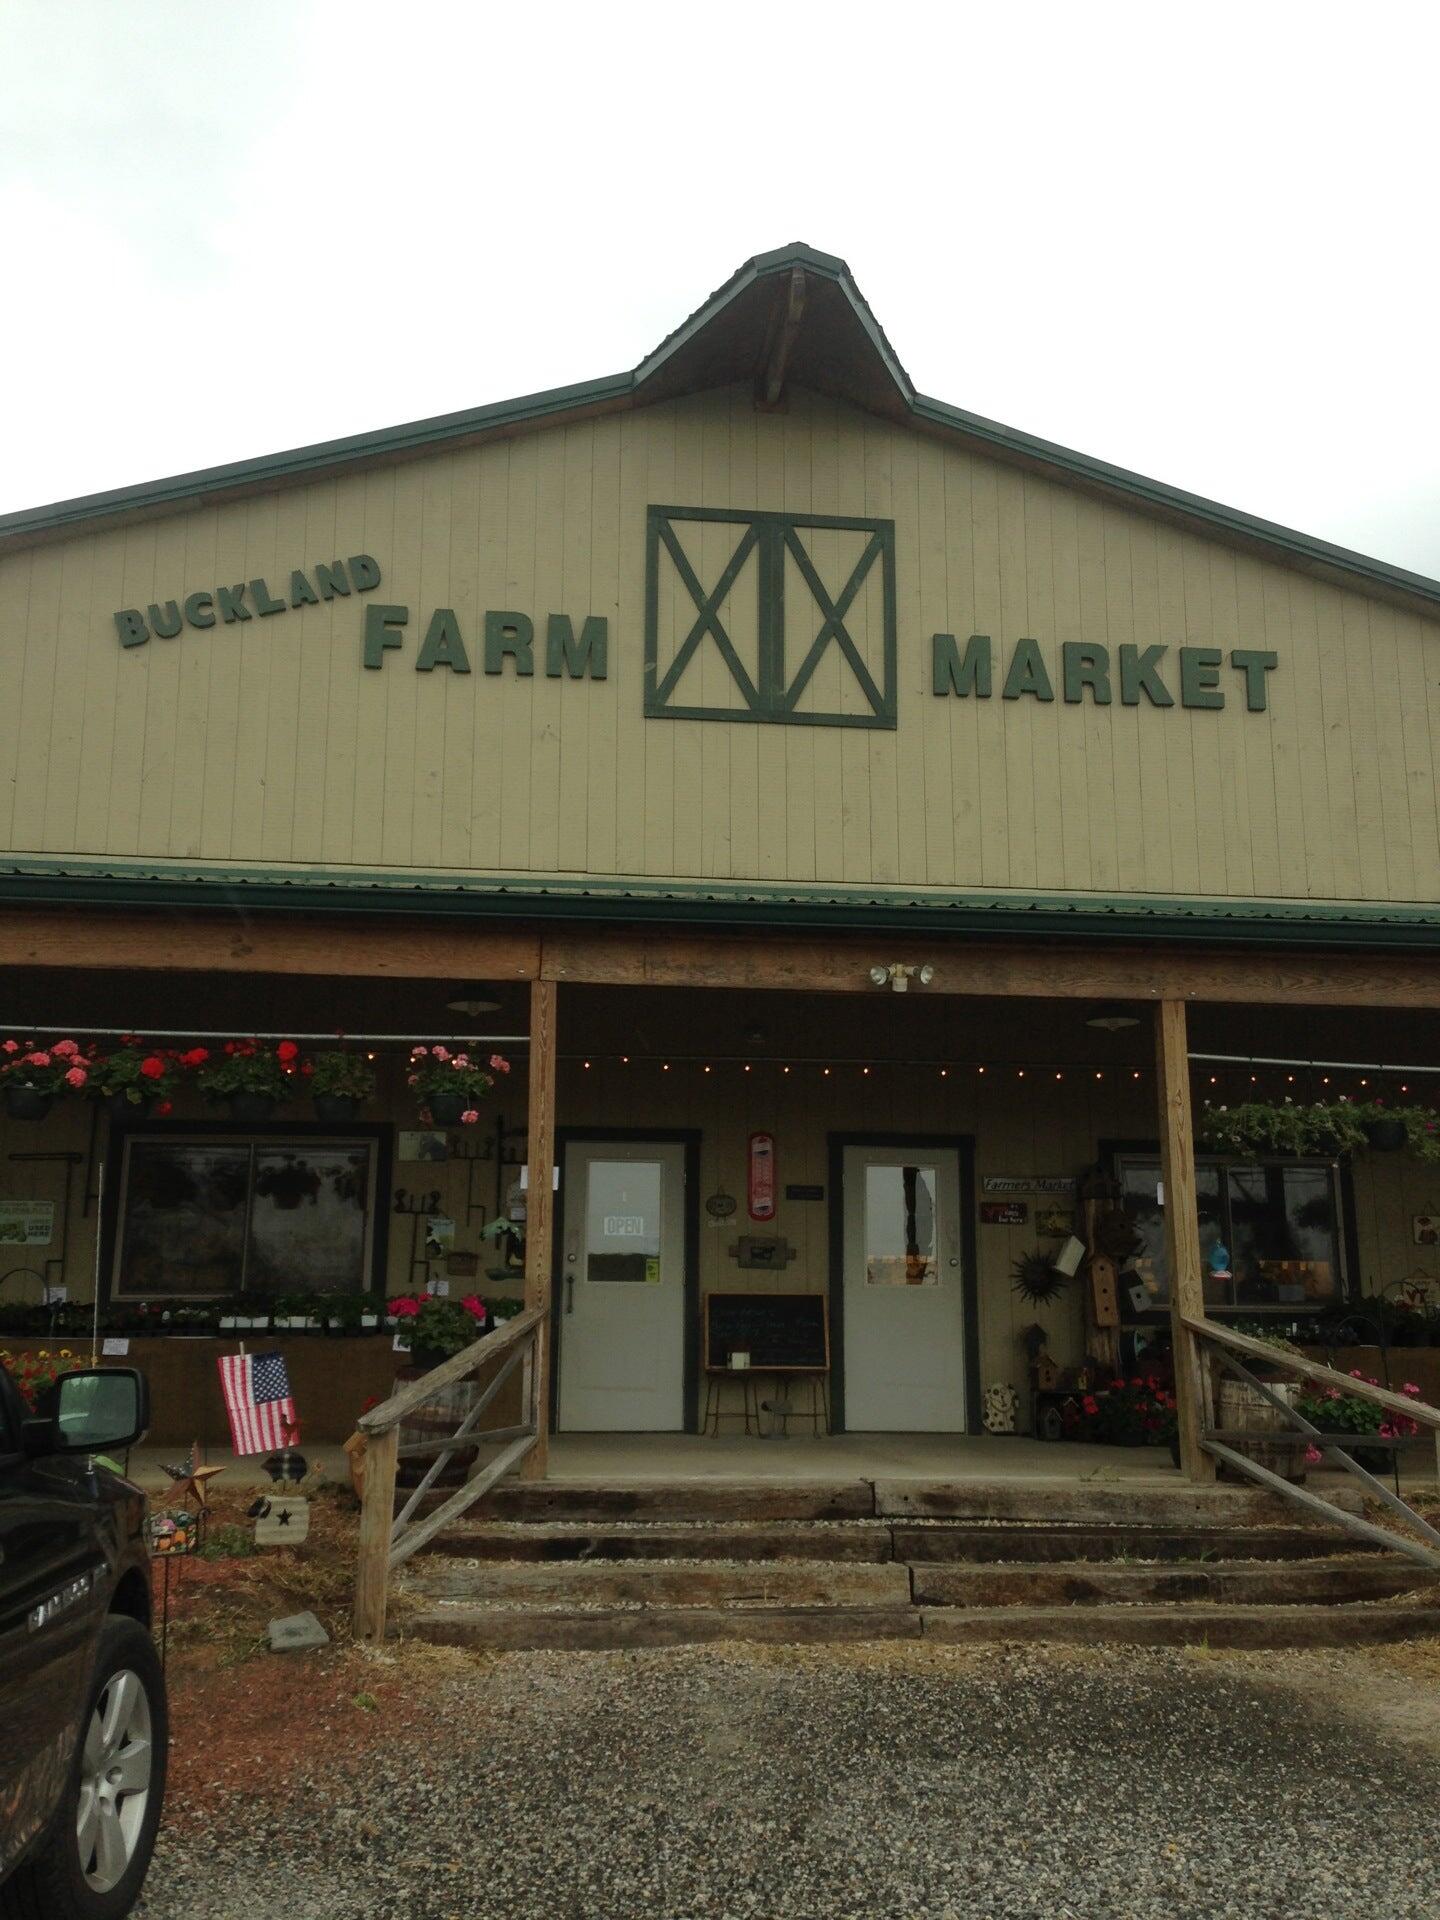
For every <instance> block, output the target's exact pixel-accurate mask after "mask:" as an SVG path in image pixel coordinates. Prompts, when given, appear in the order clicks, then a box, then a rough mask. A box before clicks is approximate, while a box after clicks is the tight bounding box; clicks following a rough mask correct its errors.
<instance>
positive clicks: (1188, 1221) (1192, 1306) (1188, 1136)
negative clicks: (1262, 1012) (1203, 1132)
mask: <svg viewBox="0 0 1440 1920" xmlns="http://www.w3.org/2000/svg"><path fill="white" fill-rule="evenodd" d="M1155 1077H1156V1082H1157V1087H1158V1091H1159V1096H1160V1177H1161V1179H1162V1180H1163V1181H1164V1183H1165V1251H1166V1256H1167V1258H1168V1260H1169V1264H1170V1326H1171V1338H1172V1344H1173V1347H1174V1352H1175V1406H1176V1418H1177V1422H1178V1425H1179V1432H1180V1471H1181V1472H1182V1473H1183V1474H1184V1475H1185V1476H1186V1478H1187V1479H1189V1480H1199V1481H1204V1480H1213V1479H1214V1478H1215V1460H1214V1457H1213V1455H1211V1454H1208V1453H1206V1452H1205V1450H1204V1448H1203V1447H1202V1446H1201V1444H1200V1435H1201V1431H1202V1429H1203V1428H1204V1427H1205V1425H1206V1424H1207V1419H1206V1411H1207V1410H1206V1401H1207V1394H1206V1388H1205V1374H1204V1372H1203V1370H1202V1369H1203V1361H1202V1356H1201V1352H1200V1346H1199V1342H1198V1341H1197V1340H1196V1339H1195V1337H1194V1335H1193V1334H1192V1333H1191V1332H1190V1331H1189V1329H1188V1328H1186V1327H1185V1326H1183V1325H1182V1324H1181V1319H1182V1316H1183V1315H1186V1314H1188V1315H1189V1317H1190V1318H1191V1319H1192V1320H1203V1319H1204V1317H1205V1288H1204V1284H1203V1281H1202V1279H1201V1274H1200V1217H1199V1212H1198V1209H1197V1206H1196V1199H1195V1136H1194V1130H1193V1128H1192V1126H1191V1124H1190V1055H1189V1046H1188V1043H1187V1041H1186V1037H1185V1002H1184V1001H1183V1000H1162V1001H1161V1002H1160V1004H1159V1005H1158V1006H1157V1007H1156V1009H1155Z"/></svg>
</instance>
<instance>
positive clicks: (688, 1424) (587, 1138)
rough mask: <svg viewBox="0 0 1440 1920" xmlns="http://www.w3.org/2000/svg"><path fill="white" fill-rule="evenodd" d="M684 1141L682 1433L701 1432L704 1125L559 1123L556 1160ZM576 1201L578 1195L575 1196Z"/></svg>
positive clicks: (554, 1280)
mask: <svg viewBox="0 0 1440 1920" xmlns="http://www.w3.org/2000/svg"><path fill="white" fill-rule="evenodd" d="M651 1142H653V1143H654V1144H655V1145H656V1146H657V1147H674V1146H680V1147H683V1148H684V1149H685V1213H684V1221H683V1235H684V1246H685V1305H684V1316H685V1319H684V1330H683V1334H682V1339H683V1343H684V1351H683V1355H682V1366H683V1374H682V1389H681V1391H682V1393H683V1395H684V1426H683V1427H682V1428H681V1431H682V1432H683V1433H698V1432H699V1431H700V1129H699V1128H698V1127H579V1126H576V1127H557V1128H556V1129H555V1164H556V1165H557V1166H558V1167H561V1168H563V1167H564V1165H565V1154H566V1150H567V1149H568V1148H570V1147H605V1146H627V1147H634V1146H647V1145H649V1144H650V1143H651ZM565 1202H566V1193H565V1180H564V1175H563V1173H562V1175H561V1180H560V1191H559V1192H558V1193H557V1194H556V1196H555V1225H554V1231H553V1235H552V1242H551V1274H550V1431H551V1432H552V1433H563V1432H564V1431H565V1429H564V1428H563V1427H562V1426H561V1425H560V1424H559V1419H560V1369H561V1368H562V1367H563V1366H564V1364H565V1351H564V1341H565V1336H564V1310H565V1278H564V1263H565V1241H566V1230H565ZM571 1204H572V1205H573V1204H574V1196H573V1195H572V1196H571Z"/></svg>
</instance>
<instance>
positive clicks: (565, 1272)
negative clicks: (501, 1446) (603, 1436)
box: [558, 1140, 685, 1433]
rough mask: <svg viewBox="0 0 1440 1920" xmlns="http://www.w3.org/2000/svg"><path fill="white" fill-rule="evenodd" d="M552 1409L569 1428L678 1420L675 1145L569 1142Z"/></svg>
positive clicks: (679, 1183)
mask: <svg viewBox="0 0 1440 1920" xmlns="http://www.w3.org/2000/svg"><path fill="white" fill-rule="evenodd" d="M560 1177H561V1180H562V1182H563V1189H564V1203H565V1228H564V1237H563V1242H562V1247H561V1256H560V1339H559V1344H558V1358H559V1367H560V1409H559V1413H560V1417H559V1425H560V1427H561V1429H562V1431H565V1432H569V1433H675V1432H679V1431H680V1430H681V1429H682V1428H683V1427H684V1425H685V1149H684V1147H683V1146H681V1145H678V1144H671V1143H662V1142H658V1141H656V1142H647V1141H630V1140H625V1141H604V1142H599V1141H572V1142H571V1143H570V1144H569V1145H568V1146H567V1147H566V1149H565V1161H564V1166H563V1169H562V1171H561V1176H560Z"/></svg>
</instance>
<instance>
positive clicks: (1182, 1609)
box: [404, 1602, 1440, 1652]
mask: <svg viewBox="0 0 1440 1920" xmlns="http://www.w3.org/2000/svg"><path fill="white" fill-rule="evenodd" d="M404 1631H405V1632H406V1633H407V1634H409V1635H411V1636H412V1637H413V1638H416V1639H420V1640H425V1641H429V1642H432V1643H435V1644H438V1645H443V1646H463V1647H475V1648H486V1649H489V1650H491V1651H495V1652H502V1651H508V1652H522V1651H528V1650H532V1649H537V1648H546V1647H553V1648H594V1649H605V1648H627V1647H673V1646H689V1645H694V1644H696V1643H698V1642H702V1641H712V1640H738V1641H751V1642H753V1641H766V1642H771V1643H774V1644H780V1645H794V1646H800V1645H816V1644H823V1643H827V1642H835V1641H844V1640H915V1639H920V1638H922V1637H923V1638H925V1639H927V1640H933V1641H935V1642H937V1643H938V1642H945V1643H949V1644H966V1643H982V1642H1004V1641H1010V1642H1015V1641H1067V1642H1071V1643H1078V1644H1081V1645H1088V1646H1103V1645H1131V1646H1207V1647H1333V1646H1354V1645H1358V1644H1362V1643H1365V1642H1372V1643H1373V1642H1376V1641H1383V1640H1405V1639H1414V1638H1421V1637H1426V1636H1429V1635H1432V1634H1435V1633H1437V1632H1440V1606H1435V1605H1429V1604H1426V1605H1415V1604H1413V1603H1405V1602H1380V1603H1377V1604H1374V1605H1359V1606H1356V1605H1343V1606H1203V1605H1200V1606H1179V1605H1174V1604H1168V1605H1156V1606H1092V1607H1068V1606H1067V1607H974V1608H970V1607H941V1608H929V1607H925V1608H922V1607H758V1606H757V1607H748V1608H728V1607H634V1608H604V1607H588V1608H559V1607H553V1608H523V1607H493V1608H487V1607H463V1606H454V1607H443V1608H435V1609H431V1610H427V1611H424V1612H421V1613H418V1614H415V1615H413V1616H411V1618H410V1619H409V1620H407V1622H406V1623H405V1628H404Z"/></svg>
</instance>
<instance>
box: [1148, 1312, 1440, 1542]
mask: <svg viewBox="0 0 1440 1920" xmlns="http://www.w3.org/2000/svg"><path fill="white" fill-rule="evenodd" d="M1181 1325H1182V1326H1183V1327H1184V1329H1185V1331H1186V1332H1187V1333H1188V1334H1189V1335H1190V1337H1191V1338H1192V1339H1193V1340H1194V1341H1195V1342H1196V1343H1197V1345H1198V1346H1199V1348H1200V1351H1201V1354H1202V1356H1203V1358H1204V1359H1206V1360H1209V1361H1211V1363H1212V1364H1218V1365H1219V1366H1220V1367H1221V1368H1223V1369H1224V1371H1225V1372H1227V1373H1232V1374H1234V1375H1235V1376H1236V1378H1237V1379H1240V1380H1243V1381H1244V1382H1245V1383H1246V1385H1247V1386H1250V1387H1253V1388H1254V1389H1255V1391H1256V1392H1257V1393H1258V1394H1260V1395H1261V1396H1262V1397H1263V1398H1264V1399H1265V1400H1267V1401H1268V1402H1269V1403H1270V1405H1271V1406H1272V1407H1275V1408H1277V1409H1278V1410H1279V1412H1280V1413H1282V1414H1283V1415H1284V1417H1285V1419H1286V1420H1287V1421H1288V1422H1289V1424H1290V1425H1291V1426H1292V1427H1293V1428H1295V1429H1296V1431H1298V1432H1299V1433H1301V1434H1303V1435H1304V1436H1305V1438H1306V1440H1307V1441H1308V1442H1309V1444H1310V1445H1311V1446H1313V1447H1316V1448H1318V1449H1319V1451H1320V1452H1321V1453H1323V1454H1324V1455H1325V1457H1326V1459H1327V1460H1333V1461H1335V1462H1337V1463H1338V1464H1339V1465H1340V1466H1342V1467H1343V1468H1344V1469H1345V1471H1346V1472H1347V1473H1350V1474H1353V1475H1354V1476H1355V1478H1356V1479H1357V1480H1359V1481H1360V1482H1361V1483H1362V1485H1363V1486H1364V1487H1365V1489H1366V1491H1367V1492H1368V1493H1369V1495H1370V1497H1371V1499H1373V1500H1378V1501H1379V1502H1380V1503H1381V1505H1382V1506H1386V1507H1388V1508H1389V1509H1390V1511H1391V1512H1392V1513H1394V1514H1396V1515H1398V1517H1399V1518H1400V1520H1401V1521H1402V1522H1403V1523H1404V1525H1405V1526H1407V1527H1409V1528H1410V1529H1412V1531H1413V1532H1415V1533H1418V1534H1419V1535H1420V1536H1421V1539H1420V1540H1413V1539H1410V1538H1407V1537H1406V1536H1405V1535H1404V1534H1400V1533H1395V1532H1392V1531H1391V1529H1390V1528H1388V1527H1380V1526H1376V1525H1375V1524H1374V1522H1373V1521H1370V1520H1364V1519H1362V1518H1361V1517H1360V1515H1359V1514H1354V1513H1346V1512H1344V1511H1343V1509H1341V1508H1339V1507H1337V1506H1334V1505H1332V1503H1331V1502H1330V1501H1328V1500H1326V1499H1324V1498H1323V1497H1322V1496H1321V1495H1320V1494H1317V1493H1311V1492H1309V1491H1308V1490H1307V1489H1306V1488H1304V1487H1299V1486H1296V1485H1295V1484H1294V1482H1293V1481H1290V1480H1287V1479H1285V1477H1284V1476H1283V1475H1282V1474H1278V1473H1272V1472H1271V1471H1270V1469H1269V1468H1268V1467H1262V1466H1260V1465H1258V1464H1257V1463H1256V1462H1255V1461H1254V1460H1251V1459H1250V1458H1249V1457H1248V1455H1246V1454H1244V1453H1241V1452H1238V1451H1237V1450H1236V1448H1235V1447H1234V1446H1232V1445H1229V1444H1227V1443H1228V1442H1231V1441H1237V1440H1238V1441H1245V1440H1270V1441H1273V1440H1274V1438H1275V1432H1276V1430H1274V1429H1271V1430H1267V1431H1266V1432H1264V1433H1259V1432H1257V1433H1248V1432H1247V1433H1239V1432H1234V1431H1227V1430H1226V1429H1225V1428H1222V1427H1217V1426H1216V1425H1215V1424H1214V1415H1213V1408H1212V1407H1211V1406H1210V1405H1209V1404H1208V1403H1209V1401H1210V1399H1211V1395H1210V1393H1209V1391H1208V1386H1207V1390H1206V1393H1205V1396H1204V1397H1205V1400H1206V1402H1207V1406H1206V1422H1205V1425H1204V1428H1203V1429H1202V1433H1201V1445H1202V1446H1203V1447H1204V1448H1205V1450H1206V1452H1207V1453H1210V1454H1212V1455H1213V1456H1214V1457H1215V1458H1216V1459H1217V1460H1223V1461H1224V1462H1225V1464H1226V1466H1228V1467H1233V1468H1234V1469H1235V1470H1236V1471H1237V1472H1238V1473H1243V1474H1245V1475H1246V1476H1247V1477H1248V1478H1250V1479H1251V1480H1255V1481H1258V1482H1259V1484H1260V1485H1261V1486H1264V1487H1268V1488H1269V1489H1270V1490H1271V1491H1272V1492H1274V1493H1281V1494H1284V1496H1285V1497H1286V1499H1287V1500H1293V1501H1294V1502H1295V1503H1296V1504H1297V1505H1298V1506H1302V1507H1305V1508H1307V1509H1308V1510H1309V1511H1311V1512H1318V1513H1321V1514H1323V1515H1324V1516H1325V1518H1326V1519H1327V1520H1330V1521H1332V1522H1334V1523H1335V1524H1336V1525H1337V1526H1341V1527H1344V1528H1345V1529H1346V1530H1347V1531H1348V1532H1350V1533H1354V1534H1357V1535H1359V1536H1360V1537H1361V1538H1362V1539H1365V1540H1369V1541H1372V1542H1377V1543H1378V1544H1380V1545H1381V1546H1385V1547H1388V1548H1390V1549H1391V1550H1392V1551H1393V1552H1396V1553H1403V1554H1406V1555H1408V1557H1409V1558H1410V1559H1412V1560H1415V1561H1418V1562H1419V1564H1420V1565H1421V1566H1422V1567H1426V1568H1429V1569H1430V1570H1432V1571H1435V1570H1440V1532H1437V1531H1436V1529H1435V1528H1434V1527H1432V1526H1431V1525H1430V1523H1429V1521H1428V1520H1425V1519H1423V1518H1422V1517H1421V1516H1420V1515H1419V1514H1418V1513H1416V1511H1415V1510H1414V1508H1413V1507H1411V1506H1408V1505H1407V1504H1406V1502H1405V1501H1404V1500H1402V1499H1401V1498H1400V1496H1399V1494H1398V1493H1396V1492H1393V1491H1392V1490H1391V1489H1390V1488H1389V1487H1387V1486H1385V1485H1384V1483H1383V1482H1382V1481H1379V1480H1377V1479H1376V1478H1375V1476H1374V1474H1372V1473H1369V1472H1367V1471H1366V1469H1365V1468H1364V1467H1362V1466H1361V1465H1360V1464H1359V1462H1358V1461H1356V1460H1352V1459H1351V1457H1350V1454H1349V1451H1348V1449H1349V1448H1350V1447H1352V1446H1374V1445H1376V1444H1377V1441H1376V1438H1375V1436H1374V1435H1373V1434H1363V1433H1358V1434H1346V1435H1345V1436H1343V1438H1338V1437H1337V1436H1336V1435H1334V1434H1328V1433H1322V1432H1321V1430H1320V1429H1319V1428H1318V1427H1316V1426H1315V1425H1313V1424H1312V1422H1311V1421H1309V1420H1307V1419H1306V1418H1305V1416H1304V1415H1303V1414H1302V1413H1300V1412H1298V1411H1297V1410H1296V1408H1294V1407H1292V1406H1291V1405H1290V1404H1289V1402H1288V1401H1286V1400H1283V1399H1282V1398H1281V1397H1280V1395H1279V1394H1278V1393H1275V1392H1273V1391H1272V1390H1271V1389H1270V1388H1269V1387H1268V1386H1266V1385H1265V1383H1264V1381H1262V1380H1257V1379H1256V1377H1255V1375H1254V1373H1252V1372H1251V1370H1250V1368H1249V1367H1247V1366H1246V1365H1245V1364H1244V1362H1245V1360H1246V1359H1249V1360H1259V1361H1263V1362H1264V1364H1265V1365H1266V1366H1267V1367H1277V1368H1280V1369H1281V1370H1282V1371H1284V1372H1287V1373H1293V1374H1296V1375H1297V1376H1298V1377H1299V1378H1300V1379H1302V1380H1310V1381H1314V1382H1315V1383H1316V1384H1317V1385H1319V1386H1322V1387H1338V1388H1340V1390H1341V1391H1342V1392H1344V1393H1345V1394H1348V1395H1353V1396H1354V1397H1355V1398H1356V1399H1360V1400H1370V1401H1373V1402H1374V1404H1375V1405H1376V1406H1378V1407H1381V1408H1383V1409H1384V1411H1385V1412H1387V1413H1391V1414H1396V1415H1399V1416H1401V1417H1403V1418H1404V1419H1407V1420H1411V1421H1414V1422H1415V1423H1416V1425H1418V1426H1421V1427H1429V1428H1430V1429H1431V1431H1432V1433H1433V1435H1434V1440H1435V1458H1436V1476H1437V1480H1440V1407H1432V1406H1429V1405H1427V1404H1426V1402H1425V1401H1423V1400H1412V1399H1411V1398H1410V1396H1409V1395H1408V1394H1398V1393H1391V1392H1390V1391H1389V1390H1388V1389H1387V1388H1385V1387H1372V1386H1371V1385H1370V1383H1369V1382H1368V1381H1366V1380H1357V1379H1355V1378H1354V1377H1353V1376H1352V1375H1350V1374H1348V1373H1338V1372H1337V1371H1336V1370H1335V1368H1334V1367H1327V1366H1323V1365H1322V1364H1321V1363H1320V1362H1319V1361H1318V1360H1310V1359H1307V1358H1306V1356H1305V1355H1304V1354H1302V1353H1290V1352H1287V1351H1286V1350H1285V1349H1284V1348H1283V1347H1272V1346H1270V1345H1269V1344H1268V1343H1267V1342H1266V1341H1264V1340H1255V1339H1252V1338H1251V1336H1250V1335H1249V1334H1245V1333H1237V1332H1236V1331H1235V1330H1234V1329H1233V1328H1232V1327H1226V1326H1222V1325H1221V1324H1220V1323H1219V1322H1218V1321H1214V1320H1210V1319H1208V1318H1207V1319H1195V1318H1193V1317H1191V1316H1190V1315H1188V1314H1187V1315H1182V1316H1181ZM1203 1371H1204V1369H1202V1372H1203ZM1378 1444H1379V1445H1381V1446H1384V1445H1387V1444H1388V1445H1391V1446H1395V1445H1401V1444H1404V1442H1403V1441H1402V1442H1396V1441H1391V1442H1388V1443H1387V1442H1385V1441H1380V1442H1378ZM1422 1541H1424V1542H1428V1543H1429V1544H1428V1545H1422Z"/></svg>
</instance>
